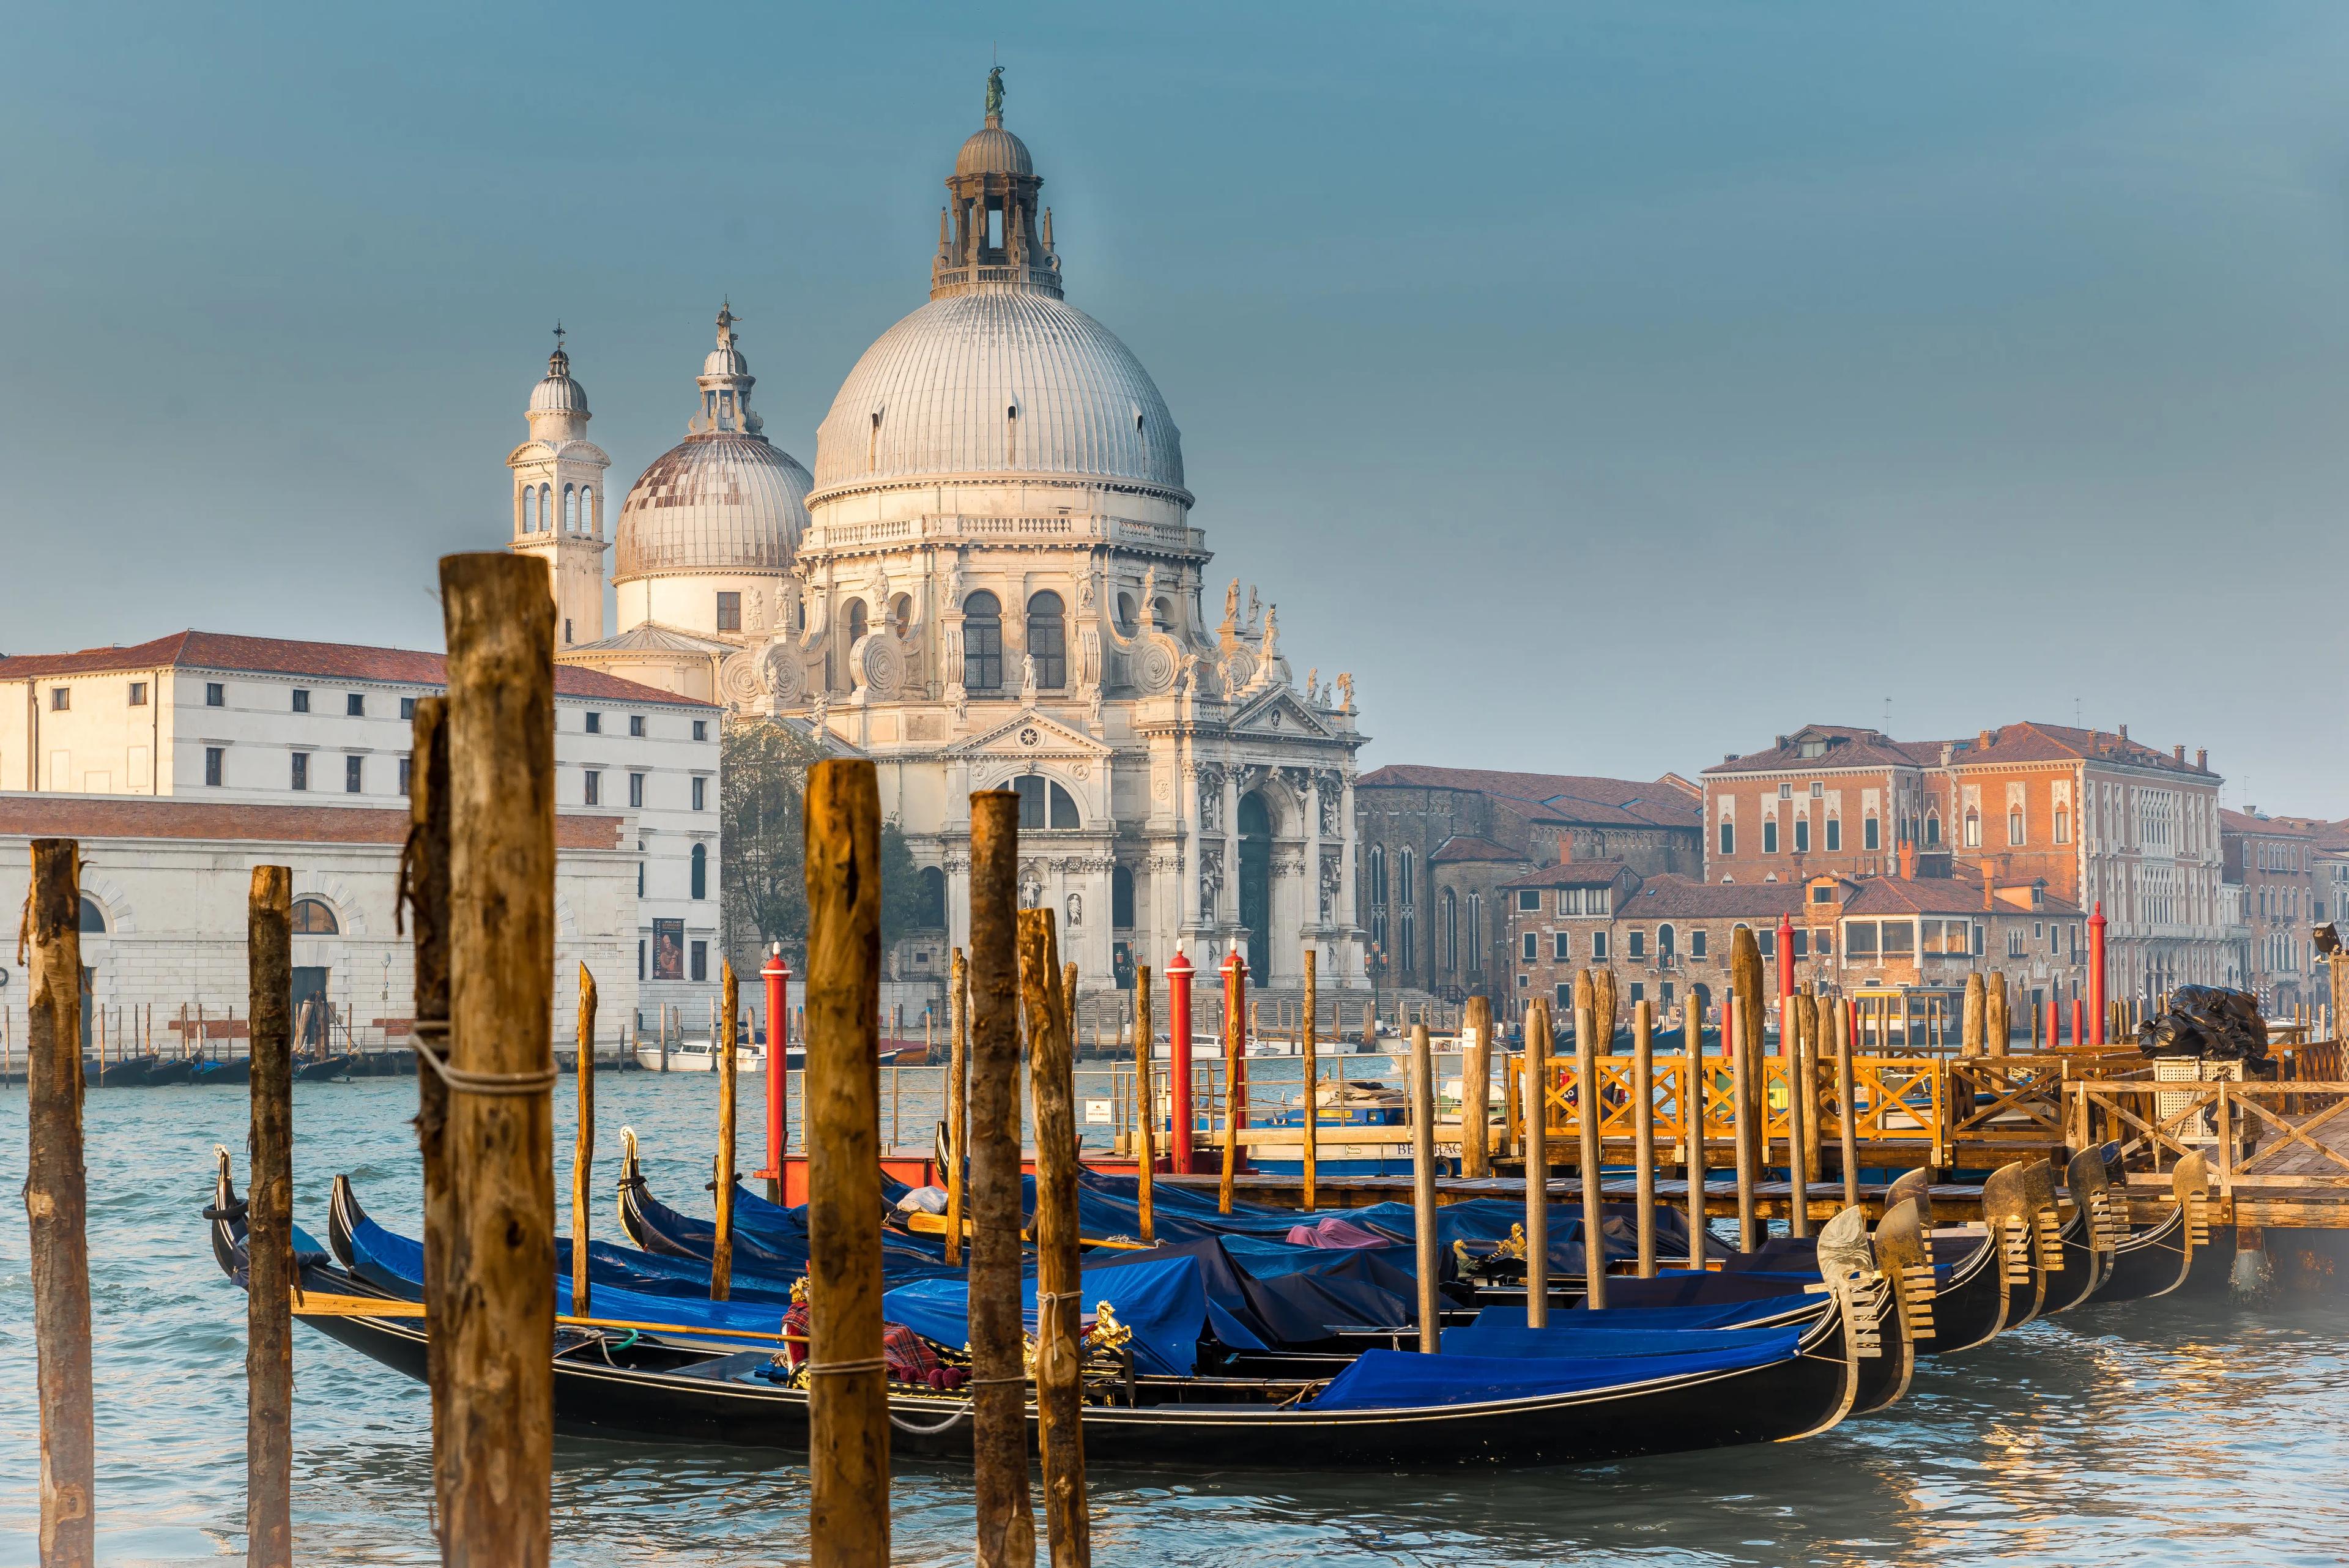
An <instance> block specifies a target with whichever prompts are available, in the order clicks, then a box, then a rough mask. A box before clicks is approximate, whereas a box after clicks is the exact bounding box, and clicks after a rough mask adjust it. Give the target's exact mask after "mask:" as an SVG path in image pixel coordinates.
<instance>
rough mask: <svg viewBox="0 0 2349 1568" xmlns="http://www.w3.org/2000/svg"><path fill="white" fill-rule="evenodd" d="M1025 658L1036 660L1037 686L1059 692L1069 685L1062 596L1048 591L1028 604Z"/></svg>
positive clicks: (1066, 631) (1066, 634)
mask: <svg viewBox="0 0 2349 1568" xmlns="http://www.w3.org/2000/svg"><path fill="white" fill-rule="evenodd" d="M1028 656H1029V657H1030V659H1034V660H1035V661H1036V686H1037V689H1038V690H1039V691H1060V690H1061V688H1062V687H1064V686H1066V685H1067V684H1068V683H1069V639H1068V630H1067V623H1066V622H1065V621H1064V620H1063V618H1062V617H1061V596H1060V595H1058V594H1056V593H1054V592H1052V591H1051V590H1050V588H1047V589H1046V590H1044V591H1043V592H1042V593H1040V594H1038V595H1037V596H1036V597H1034V598H1031V599H1030V600H1029V601H1028Z"/></svg>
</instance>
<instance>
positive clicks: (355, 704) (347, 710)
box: [343, 691, 367, 719]
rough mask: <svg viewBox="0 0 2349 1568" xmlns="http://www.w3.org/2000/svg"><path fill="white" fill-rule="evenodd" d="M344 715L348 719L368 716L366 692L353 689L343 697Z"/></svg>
mask: <svg viewBox="0 0 2349 1568" xmlns="http://www.w3.org/2000/svg"><path fill="white" fill-rule="evenodd" d="M343 717H344V718H346V719H364V718H366V717H367V695H366V693H364V692H359V691H353V692H350V693H348V694H347V695H346V696H345V697H344V698H343Z"/></svg>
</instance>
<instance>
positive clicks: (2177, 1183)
mask: <svg viewBox="0 0 2349 1568" xmlns="http://www.w3.org/2000/svg"><path fill="white" fill-rule="evenodd" d="M2169 1189H2170V1194H2171V1197H2172V1199H2174V1200H2175V1206H2174V1207H2173V1208H2171V1209H2169V1210H2168V1211H2167V1212H2165V1213H2164V1214H2163V1215H2162V1217H2161V1218H2160V1219H2158V1220H2155V1221H2154V1222H2153V1223H2152V1224H2150V1225H2147V1226H2144V1227H2142V1228H2140V1229H2138V1230H2135V1231H2131V1232H2130V1233H2129V1234H2128V1235H2127V1237H2126V1238H2124V1239H2123V1240H2122V1241H2120V1242H2119V1243H2118V1244H2117V1245H2116V1246H2115V1247H2114V1249H2113V1262H2112V1273H2111V1276H2110V1277H2109V1278H2108V1279H2106V1282H2104V1284H2103V1285H2102V1286H2100V1287H2099V1288H2098V1289H2097V1291H2096V1297H2095V1299H2096V1300H2098V1301H2100V1302H2107V1301H2114V1302H2124V1301H2143V1300H2146V1299H2147V1298H2150V1297H2153V1296H2164V1295H2168V1293H2170V1292H2172V1291H2175V1290H2177V1289H2178V1288H2179V1287H2180V1286H2183V1285H2187V1284H2189V1282H2191V1283H2192V1285H2193V1286H2194V1287H2195V1288H2196V1289H2201V1288H2206V1287H2208V1286H2209V1285H2211V1284H2213V1283H2215V1282H2222V1281H2224V1280H2225V1279H2226V1277H2227V1273H2228V1271H2229V1270H2230V1268H2231V1267H2232V1266H2233V1264H2234V1258H2235V1233H2234V1231H2233V1230H2232V1229H2231V1228H2221V1229H2220V1231H2217V1232H2215V1233H2214V1232H2213V1231H2212V1230H2211V1228H2210V1220H2209V1213H2210V1165H2209V1160H2207V1159H2205V1158H2203V1157H2202V1156H2201V1155H2199V1154H2189V1155H2187V1156H2186V1157H2185V1158H2182V1159H2180V1160H2179V1161H2178V1166H2177V1168H2175V1169H2174V1170H2172V1171H2171V1172H2170V1175H2169ZM2119 1201H2122V1199H2119V1198H2118V1197H2117V1195H2116V1204H2117V1203H2118V1202H2119Z"/></svg>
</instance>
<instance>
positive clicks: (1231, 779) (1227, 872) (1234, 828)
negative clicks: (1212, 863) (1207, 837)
mask: <svg viewBox="0 0 2349 1568" xmlns="http://www.w3.org/2000/svg"><path fill="white" fill-rule="evenodd" d="M1223 788H1224V887H1223V892H1222V895H1221V896H1220V897H1219V898H1217V899H1216V916H1215V918H1216V924H1218V925H1222V926H1235V925H1237V924H1238V923H1239V918H1240V781H1239V770H1238V769H1237V768H1236V767H1234V766H1232V765H1231V764H1229V763H1226V764H1225V767H1224V784H1223ZM1268 935H1269V933H1268Z"/></svg>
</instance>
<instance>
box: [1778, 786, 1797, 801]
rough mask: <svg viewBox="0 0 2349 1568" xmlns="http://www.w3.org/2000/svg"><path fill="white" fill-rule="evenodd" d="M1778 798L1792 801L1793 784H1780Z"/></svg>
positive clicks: (1793, 794) (1793, 793) (1793, 796)
mask: <svg viewBox="0 0 2349 1568" xmlns="http://www.w3.org/2000/svg"><path fill="white" fill-rule="evenodd" d="M1778 798H1779V799H1780V800H1792V799H1794V798H1795V786H1794V785H1793V784H1780V785H1779V786H1778Z"/></svg>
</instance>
